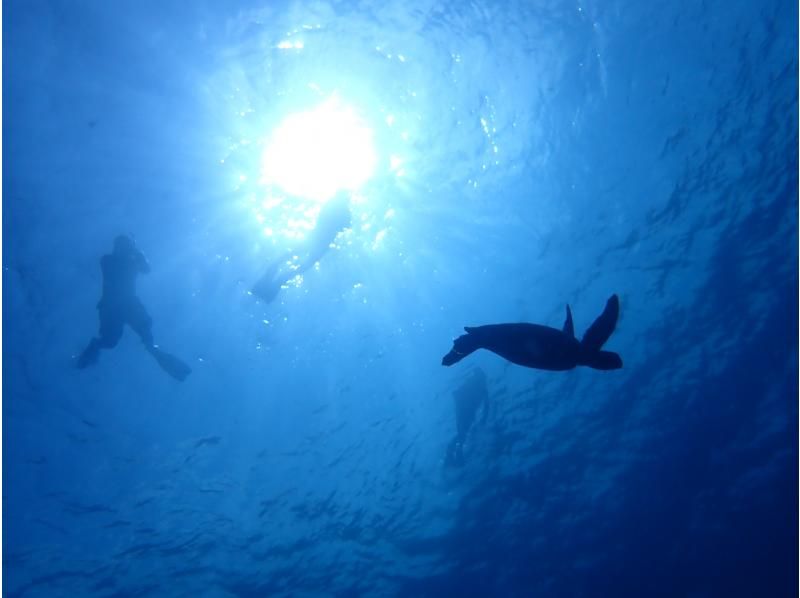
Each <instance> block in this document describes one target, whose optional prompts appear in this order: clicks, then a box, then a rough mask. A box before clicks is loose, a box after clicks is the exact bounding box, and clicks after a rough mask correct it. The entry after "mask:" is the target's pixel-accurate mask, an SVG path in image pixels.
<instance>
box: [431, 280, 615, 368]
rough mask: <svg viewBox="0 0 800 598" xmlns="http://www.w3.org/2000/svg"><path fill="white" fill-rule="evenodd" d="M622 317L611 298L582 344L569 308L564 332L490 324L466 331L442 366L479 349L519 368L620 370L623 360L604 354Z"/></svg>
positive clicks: (587, 332) (454, 343) (613, 355)
mask: <svg viewBox="0 0 800 598" xmlns="http://www.w3.org/2000/svg"><path fill="white" fill-rule="evenodd" d="M618 317H619V298H618V297H617V296H616V295H611V297H610V298H609V300H608V301H607V302H606V307H605V309H604V310H603V313H602V314H600V317H598V318H597V319H596V320H595V321H594V323H593V324H592V325H591V326H589V329H588V330H587V331H586V334H584V335H583V339H582V340H581V341H580V342H578V340H577V339H576V338H575V331H574V329H573V326H572V312H571V311H570V309H569V305H567V319H566V321H565V322H564V329H563V330H557V329H555V328H550V327H549V326H542V325H540V324H489V325H488V326H477V327H475V328H472V327H469V326H467V327H465V328H464V330H465V331H466V332H467V334H463V335H461V336H459V337H458V338H457V339H456V340H454V341H453V348H452V349H451V350H450V352H449V353H448V354H447V355H445V356H444V357H443V358H442V365H453V364H454V363H457V362H459V361H461V360H462V359H464V358H465V357H466V356H467V355H469V354H470V353H472V352H473V351H477V350H478V349H487V350H489V351H491V352H492V353H496V354H497V355H499V356H500V357H503V358H505V359H507V360H508V361H510V362H512V363H516V364H517V365H524V366H525V367H529V368H537V369H540V370H571V369H572V368H574V367H575V366H578V365H585V366H588V367H590V368H594V369H596V370H617V369H619V368H621V367H622V358H621V357H620V356H619V355H617V354H616V353H612V352H610V351H601V350H600V349H601V348H602V347H603V344H604V343H605V342H606V341H607V340H608V337H610V336H611V333H612V332H614V328H615V327H616V325H617V318H618Z"/></svg>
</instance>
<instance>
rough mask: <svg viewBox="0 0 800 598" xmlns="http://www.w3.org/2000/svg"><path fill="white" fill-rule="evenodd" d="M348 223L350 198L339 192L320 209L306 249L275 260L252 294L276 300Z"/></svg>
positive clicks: (319, 257) (328, 247)
mask: <svg viewBox="0 0 800 598" xmlns="http://www.w3.org/2000/svg"><path fill="white" fill-rule="evenodd" d="M349 226H350V207H349V198H348V197H347V195H346V194H345V193H339V194H337V195H336V196H335V197H334V198H332V199H331V200H330V201H328V202H327V203H326V204H325V205H324V206H323V207H322V209H321V210H320V213H319V216H318V217H317V223H316V225H315V226H314V229H313V230H312V231H311V235H310V236H309V238H308V243H307V245H306V247H305V248H304V251H301V252H295V251H287V252H286V253H284V254H282V255H281V257H279V258H278V259H276V260H275V261H274V262H272V264H270V266H269V267H268V268H267V269H266V271H265V272H264V274H263V275H262V276H261V277H260V278H259V279H258V281H257V282H256V283H255V285H253V289H252V291H253V294H254V295H255V296H256V297H258V298H259V299H261V300H262V301H264V302H265V303H270V302H271V301H273V300H274V299H275V297H276V296H277V295H278V293H279V292H280V290H281V287H282V286H283V285H284V284H286V283H287V282H289V281H290V280H291V279H292V278H294V277H295V276H297V275H298V274H302V273H303V272H305V271H306V270H308V269H309V268H310V267H311V266H313V265H314V264H316V263H317V262H318V261H319V260H320V259H322V256H324V255H325V254H326V253H327V252H328V250H329V249H330V245H331V243H333V240H334V239H335V238H336V235H338V234H339V233H340V232H342V231H343V230H345V229H346V228H348V227H349Z"/></svg>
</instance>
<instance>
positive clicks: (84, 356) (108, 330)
mask: <svg viewBox="0 0 800 598" xmlns="http://www.w3.org/2000/svg"><path fill="white" fill-rule="evenodd" d="M97 314H98V316H99V317H100V332H99V336H96V337H95V338H93V339H92V340H91V341H89V344H88V345H87V346H86V348H85V349H84V350H83V353H81V355H80V357H78V363H77V364H76V366H77V367H78V368H79V369H83V368H85V367H88V366H90V365H92V364H93V363H95V362H96V361H97V358H98V356H99V355H100V349H112V348H114V347H115V346H116V345H117V343H118V342H119V339H120V338H121V337H122V326H123V319H122V317H121V316H120V314H119V313H118V312H117V311H116V310H113V309H108V308H107V307H105V306H103V305H102V304H100V305H98V306H97Z"/></svg>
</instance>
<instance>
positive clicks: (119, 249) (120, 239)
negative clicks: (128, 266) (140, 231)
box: [114, 235, 136, 255]
mask: <svg viewBox="0 0 800 598" xmlns="http://www.w3.org/2000/svg"><path fill="white" fill-rule="evenodd" d="M135 249H136V243H134V242H133V239H131V238H130V237H129V236H128V235H118V236H117V238H116V239H114V253H116V254H119V255H123V254H126V253H131V252H132V251H134V250H135Z"/></svg>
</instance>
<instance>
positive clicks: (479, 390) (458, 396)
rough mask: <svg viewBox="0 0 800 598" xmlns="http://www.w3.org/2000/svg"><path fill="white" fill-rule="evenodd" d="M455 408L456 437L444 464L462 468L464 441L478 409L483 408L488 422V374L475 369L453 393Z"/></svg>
mask: <svg viewBox="0 0 800 598" xmlns="http://www.w3.org/2000/svg"><path fill="white" fill-rule="evenodd" d="M453 406H454V407H455V410H456V436H455V438H453V439H452V440H451V441H450V444H448V445H447V455H446V456H445V461H444V464H445V465H450V466H461V465H463V464H464V441H465V440H466V438H467V432H469V430H470V428H471V427H472V424H473V423H474V421H475V416H476V415H477V414H478V409H479V408H480V407H481V406H483V415H482V420H483V421H486V416H487V413H488V411H489V409H488V407H489V393H488V391H487V389H486V374H485V373H484V372H483V370H482V369H480V368H476V369H474V370H473V371H472V375H471V376H470V377H469V378H468V379H467V380H465V381H464V383H463V384H462V385H461V386H459V387H458V388H457V389H456V390H455V392H453Z"/></svg>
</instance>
